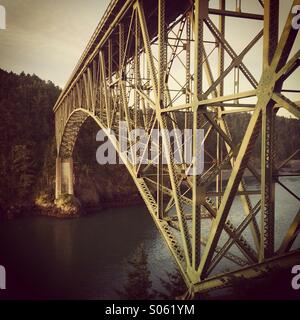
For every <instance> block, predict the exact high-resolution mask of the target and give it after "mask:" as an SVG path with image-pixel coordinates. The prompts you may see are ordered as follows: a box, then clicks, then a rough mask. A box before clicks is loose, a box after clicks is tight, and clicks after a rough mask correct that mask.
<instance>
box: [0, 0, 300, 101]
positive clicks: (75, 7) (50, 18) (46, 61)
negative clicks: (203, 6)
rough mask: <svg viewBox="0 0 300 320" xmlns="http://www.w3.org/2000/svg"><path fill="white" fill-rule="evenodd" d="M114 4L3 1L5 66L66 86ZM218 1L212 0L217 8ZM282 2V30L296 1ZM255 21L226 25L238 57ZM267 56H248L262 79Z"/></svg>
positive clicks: (0, 62)
mask: <svg viewBox="0 0 300 320" xmlns="http://www.w3.org/2000/svg"><path fill="white" fill-rule="evenodd" d="M182 1H185V0H182ZM109 2H110V0H0V5H3V6H4V7H5V8H6V15H7V29H6V30H0V68H3V69H5V70H8V71H11V70H12V71H13V72H16V73H20V72H22V71H24V72H25V73H30V74H32V73H35V74H36V75H38V76H39V77H40V78H42V79H45V80H51V81H53V82H54V83H55V84H57V85H59V86H61V87H64V85H65V83H66V81H67V80H68V79H69V76H70V75H71V73H72V71H73V69H74V67H75V65H76V63H77V61H78V59H79V57H80V56H81V54H82V52H83V50H84V48H85V46H86V44H87V43H88V41H89V39H90V37H91V35H92V33H93V31H94V30H95V28H96V26H97V24H98V22H99V21H100V19H101V17H102V15H103V13H104V11H105V9H106V7H107V6H108V4H109ZM217 3H218V1H216V0H211V6H214V5H215V4H216V5H217ZM226 3H227V8H228V9H229V10H234V5H235V0H227V1H226ZM280 4H281V8H282V9H284V10H282V12H281V17H280V22H281V23H280V24H281V27H282V26H283V24H284V22H285V19H286V15H287V13H288V11H289V10H290V8H291V0H281V1H280ZM242 5H243V7H242V9H244V10H247V11H248V10H249V11H250V12H253V13H254V12H257V13H262V8H261V6H260V5H259V3H258V1H257V0H247V1H242ZM216 18H217V17H216V16H215V17H214V19H216ZM249 23H250V24H243V23H242V24H240V25H239V28H236V25H233V26H230V23H228V25H227V27H226V28H227V34H226V38H227V40H228V41H229V42H230V43H231V44H232V43H233V44H234V48H235V50H236V51H237V52H238V53H239V52H241V51H242V50H243V48H244V47H245V46H246V45H247V43H248V42H249V41H250V40H251V39H252V38H253V37H254V35H256V34H257V33H258V31H259V30H260V29H261V27H262V23H261V22H257V21H253V20H252V21H250V22H249ZM296 43H298V44H297V45H295V48H294V50H293V51H294V52H295V51H296V49H299V47H300V41H299V34H298V38H297V40H296ZM260 47H262V46H261V45H260ZM261 56H262V52H261V49H259V48H257V49H256V50H254V51H253V52H251V53H250V54H248V55H247V56H246V57H245V62H246V64H247V65H249V68H250V69H251V70H252V72H253V73H254V75H255V76H257V78H258V79H259V77H260V74H261V62H262V59H261ZM229 62H230V61H228V63H229ZM295 77H298V80H297V79H295V80H294V81H293V82H294V86H296V85H297V87H298V83H299V82H300V81H299V74H298V75H295ZM242 89H244V88H241V90H242ZM295 98H296V97H295ZM297 98H298V100H299V97H297Z"/></svg>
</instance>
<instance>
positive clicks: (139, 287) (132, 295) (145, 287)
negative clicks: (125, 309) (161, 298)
mask: <svg viewBox="0 0 300 320" xmlns="http://www.w3.org/2000/svg"><path fill="white" fill-rule="evenodd" d="M128 265H129V269H128V273H127V281H126V283H125V285H124V288H123V290H121V291H118V290H117V292H118V294H119V295H120V297H121V298H123V299H126V300H151V299H153V298H154V294H153V291H152V281H151V280H150V271H149V269H148V254H147V253H146V251H145V247H144V245H143V244H141V245H140V246H139V247H138V248H137V250H136V252H135V254H134V256H133V258H132V259H131V260H129V261H128Z"/></svg>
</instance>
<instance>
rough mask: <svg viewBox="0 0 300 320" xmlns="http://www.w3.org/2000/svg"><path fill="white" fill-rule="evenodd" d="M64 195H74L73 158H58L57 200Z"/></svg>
mask: <svg viewBox="0 0 300 320" xmlns="http://www.w3.org/2000/svg"><path fill="white" fill-rule="evenodd" d="M62 194H72V195H73V194H74V173H73V158H67V159H62V158H60V157H57V158H56V180H55V199H58V198H59V197H60V196H61V195H62Z"/></svg>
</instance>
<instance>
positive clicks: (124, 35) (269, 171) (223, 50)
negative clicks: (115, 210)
mask: <svg viewBox="0 0 300 320" xmlns="http://www.w3.org/2000/svg"><path fill="white" fill-rule="evenodd" d="M251 2H255V3H256V5H258V6H259V8H260V9H259V10H260V12H261V13H260V14H258V13H257V12H256V13H253V12H250V11H251V10H250V9H249V8H248V7H247V6H248V5H249V1H237V2H235V1H225V0H219V1H210V2H208V1H207V0H195V1H188V0H186V1H182V0H176V1H174V0H147V1H142V0H137V1H134V0H113V1H112V2H111V3H110V5H109V7H108V8H107V10H106V13H105V15H104V17H103V18H102V20H101V21H100V24H99V26H98V27H97V29H96V31H95V33H94V35H93V37H92V39H91V40H90V42H89V44H88V46H87V48H86V50H85V51H84V53H83V55H82V57H81V59H80V61H79V63H78V65H77V67H76V68H75V70H74V72H73V74H72V76H71V78H70V80H69V82H68V83H67V86H66V87H65V89H64V91H63V93H62V94H61V96H60V98H59V100H58V101H57V103H56V105H55V107H54V112H55V117H56V140H57V150H58V158H59V159H62V161H64V159H71V158H72V152H73V148H74V144H75V141H76V138H77V135H78V132H79V129H80V127H81V125H82V124H83V123H84V122H85V120H86V119H87V118H88V117H92V118H93V119H94V120H95V121H96V122H97V124H98V125H99V127H100V128H102V129H103V130H104V131H105V132H106V133H107V135H108V136H109V138H110V139H111V142H112V144H113V145H114V147H115V148H116V150H117V151H118V152H119V155H120V157H121V159H122V161H123V162H124V164H125V166H126V168H127V170H128V171H129V172H130V174H131V176H132V179H133V180H134V182H135V184H136V186H137V188H138V190H139V192H140V194H141V196H142V198H143V200H144V201H145V204H146V206H147V208H148V209H149V212H150V214H151V216H152V218H153V220H154V222H155V223H156V225H157V227H158V229H159V231H160V232H161V234H162V236H163V238H164V240H165V241H166V243H167V245H168V247H169V249H170V250H171V252H172V255H173V257H174V258H175V260H176V263H177V265H178V267H179V269H180V271H181V273H182V275H183V278H184V280H185V282H186V284H187V286H188V288H189V293H190V294H193V293H194V292H200V291H204V290H207V289H210V288H214V287H220V286H224V285H226V284H227V283H228V281H229V280H230V278H231V277H232V276H235V275H236V276H238V275H243V276H249V277H250V276H254V275H256V273H257V270H259V269H262V268H263V267H265V266H266V265H268V266H270V265H272V264H277V263H280V264H281V263H285V262H286V261H288V260H290V259H294V258H295V257H296V256H297V258H299V251H298V250H294V251H293V252H292V253H290V252H289V251H290V249H291V247H292V244H293V242H294V240H295V238H296V236H297V233H298V231H299V223H300V211H298V213H297V214H296V215H295V213H294V212H290V213H289V212H286V213H285V214H291V215H292V216H295V217H294V221H293V223H292V224H291V226H290V228H289V230H287V233H286V236H285V237H284V239H283V241H282V244H281V245H280V246H279V249H276V248H275V244H274V226H275V183H276V182H280V181H279V176H280V174H279V170H280V168H281V167H282V166H283V165H284V164H285V163H286V162H284V163H282V164H278V163H276V157H275V144H274V126H275V118H276V114H277V113H278V110H279V109H280V108H283V109H286V110H287V111H288V112H289V113H290V114H292V115H293V116H294V117H296V118H299V116H300V108H299V102H295V101H292V100H291V99H289V98H288V97H287V96H284V95H283V93H282V87H283V84H284V83H285V81H286V80H287V79H288V78H289V77H290V76H291V75H292V74H293V73H294V72H295V71H296V69H297V68H298V66H299V61H300V51H299V39H298V42H296V36H297V31H298V30H296V29H293V28H292V23H291V21H292V18H293V14H292V12H291V11H290V13H289V15H288V18H287V20H286V24H285V26H284V29H283V32H282V33H281V35H279V23H278V21H279V14H280V10H279V1H278V0H265V1H255V0H253V1H251ZM233 3H234V4H235V3H237V5H236V7H235V8H233V7H232V4H233ZM299 4H300V0H294V1H293V3H292V6H295V5H299ZM229 6H230V8H227V7H229ZM250 7H251V6H250ZM249 21H250V22H251V21H252V23H253V21H255V22H256V24H255V26H260V31H259V32H258V33H255V32H254V31H253V30H255V28H253V29H252V28H251V27H249V29H248V30H247V31H248V35H251V39H252V40H251V41H250V42H249V43H248V44H247V45H246V46H245V47H244V48H243V49H242V51H241V52H240V53H238V52H236V50H235V49H234V44H231V43H230V42H231V41H233V40H232V39H231V40H227V39H226V38H227V35H228V32H226V31H227V28H228V29H230V28H231V29H232V28H237V29H238V28H239V27H240V26H245V25H247V23H249ZM229 22H230V23H229ZM228 24H229V26H228ZM230 24H231V27H230ZM249 26H250V24H249ZM243 30H245V29H242V30H241V32H240V33H239V35H240V37H241V39H242V38H243ZM229 31H230V30H229ZM237 41H239V40H238V39H235V40H234V42H237ZM297 45H298V47H297ZM259 47H260V48H261V51H260V50H259V49H258V48H259ZM251 50H256V52H257V54H256V61H255V65H254V66H253V65H252V66H250V65H249V66H247V65H248V63H246V61H245V57H246V56H247V55H248V53H250V52H251ZM260 52H261V54H260ZM258 65H259V66H260V65H262V69H261V71H260V76H259V78H258V77H257V70H256V69H257V66H258ZM251 68H253V69H255V68H256V69H255V70H256V72H254V70H252V69H251ZM298 80H300V79H298ZM299 83H300V81H298V85H299ZM241 87H243V88H247V90H241ZM241 113H248V114H249V115H250V116H249V119H250V120H249V124H248V126H247V129H246V131H245V133H243V134H242V139H241V140H240V141H239V142H236V141H235V139H234V138H233V137H232V133H231V130H230V126H229V125H228V122H227V117H228V116H229V115H230V117H235V116H237V115H238V114H241ZM120 121H126V124H127V126H128V128H129V130H132V129H137V128H143V129H145V130H146V132H147V133H148V134H149V135H150V134H151V132H152V130H153V129H155V128H160V129H170V128H172V129H181V130H183V129H192V130H193V132H196V131H195V130H196V129H200V128H202V129H204V130H205V142H204V143H208V141H214V143H215V144H214V146H213V149H214V153H213V154H212V153H211V152H208V151H207V150H206V148H204V149H205V157H204V158H205V165H204V171H203V173H202V174H200V175H189V174H188V172H189V169H191V166H190V165H189V164H188V163H185V162H184V161H183V162H182V163H181V164H178V163H177V162H176V161H175V159H174V148H173V147H174V144H175V142H171V141H170V140H169V139H168V136H167V135H166V134H165V133H164V131H163V130H161V133H162V136H161V139H160V140H159V141H158V144H157V145H156V147H157V149H158V150H159V151H160V156H159V159H158V161H157V163H156V162H151V161H149V162H148V164H139V165H133V164H131V163H130V162H129V161H128V159H127V158H126V157H125V155H124V153H121V152H120V141H119V136H118V126H119V122H120ZM110 129H112V130H114V132H115V135H113V134H112V131H111V130H110ZM212 137H215V140H209V139H211V138H212ZM287 138H288V137H287ZM176 139H177V140H178V139H179V140H180V139H181V137H180V136H176V135H175V140H176ZM192 140H193V141H192V149H193V156H194V164H195V162H196V161H197V157H200V155H199V150H200V148H201V145H200V144H201V141H199V138H197V135H195V134H194V135H193V138H192ZM259 140H260V142H261V144H260V145H261V164H260V165H261V170H259V169H257V166H254V164H253V158H252V156H253V153H254V148H255V146H256V143H257V141H259ZM149 142H150V139H149V140H148V143H149ZM162 151H164V153H165V154H166V157H167V159H168V160H169V161H168V164H164V163H163V161H162V156H161V153H162ZM180 152H181V155H180V156H181V159H184V156H183V150H180ZM294 155H295V154H294ZM294 155H291V156H294ZM141 156H145V155H144V154H143V155H141ZM287 160H289V159H287ZM58 163H59V161H58ZM195 167H196V166H194V168H195ZM228 171H229V174H228ZM226 172H227V174H228V182H226V183H225V182H224V180H223V178H224V175H225V173H226ZM245 172H247V173H248V175H249V174H250V175H251V177H252V178H253V179H254V181H255V183H256V187H255V188H254V189H253V188H249V186H248V185H247V183H246V181H245ZM59 176H61V174H59ZM60 180H61V177H59V181H57V190H56V191H57V192H56V194H57V196H59V194H60V193H61V192H62V191H61V187H60V185H59V184H60V183H61V181H60ZM280 183H281V182H280ZM69 190H72V188H70V189H69ZM294 196H296V197H297V195H294ZM235 199H237V200H240V203H241V206H240V207H239V208H238V210H237V209H235V210H234V213H232V211H233V210H231V209H232V205H233V202H234V200H235ZM298 199H299V197H298ZM112 232H113V230H112ZM223 261H225V262H223ZM223 263H225V265H226V266H227V267H226V272H225V273H224V270H222V268H221V267H220V266H221V265H222V264H223ZM253 266H255V268H253Z"/></svg>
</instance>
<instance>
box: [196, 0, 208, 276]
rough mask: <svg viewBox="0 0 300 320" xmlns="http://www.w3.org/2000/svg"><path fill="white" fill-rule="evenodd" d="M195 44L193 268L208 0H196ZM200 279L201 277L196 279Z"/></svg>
mask: <svg viewBox="0 0 300 320" xmlns="http://www.w3.org/2000/svg"><path fill="white" fill-rule="evenodd" d="M194 5H195V7H194V10H195V28H194V33H195V44H194V46H195V47H194V50H195V53H194V95H193V179H192V183H193V195H192V196H193V204H192V270H193V271H196V270H197V269H198V266H199V263H200V258H201V203H203V202H204V199H202V198H203V197H204V190H203V189H202V187H201V176H200V174H199V162H200V153H199V150H201V143H202V142H201V141H198V138H199V136H198V135H197V130H198V129H199V128H200V125H201V113H202V112H203V111H204V110H205V109H206V107H202V108H201V109H200V108H198V101H199V100H201V99H202V86H203V85H202V83H203V71H202V63H203V55H204V53H203V52H204V44H203V24H204V19H205V18H207V16H208V1H207V0H204V1H201V0H195V3H194ZM203 109H204V110H203ZM195 280H198V281H199V279H195Z"/></svg>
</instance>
